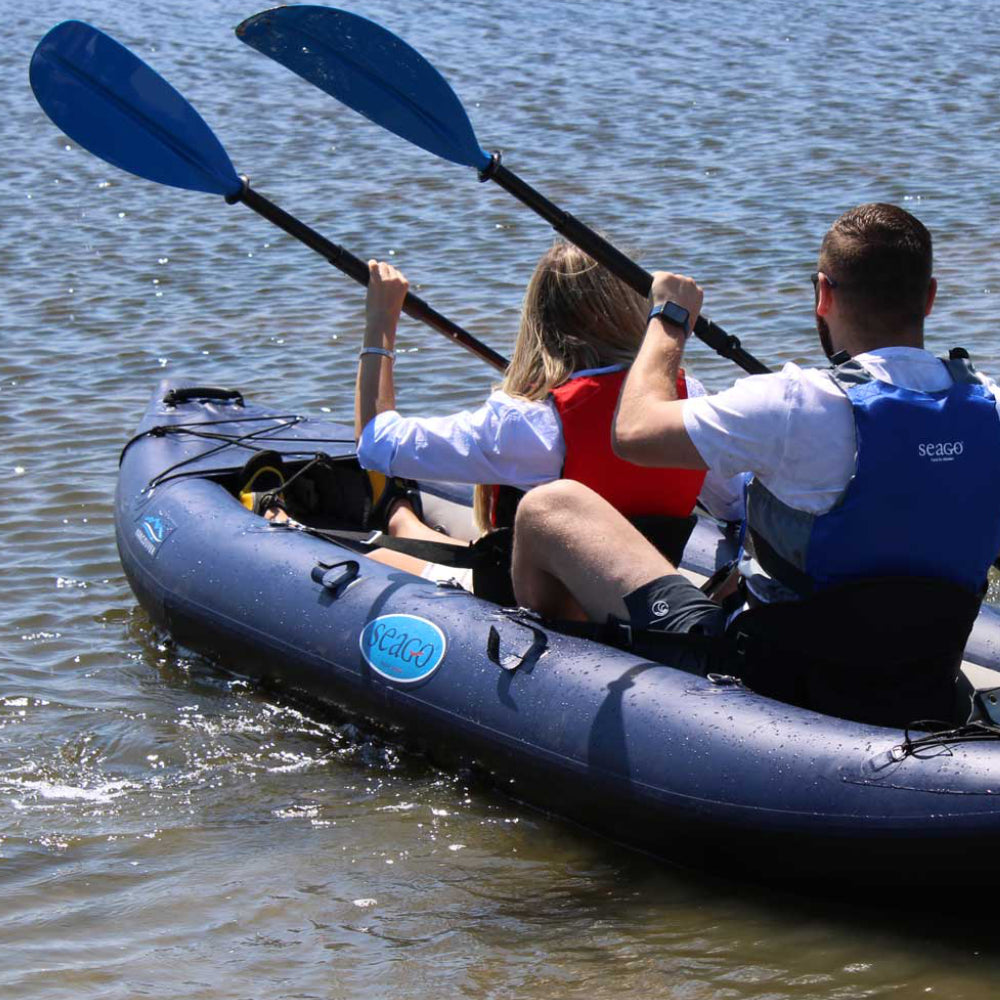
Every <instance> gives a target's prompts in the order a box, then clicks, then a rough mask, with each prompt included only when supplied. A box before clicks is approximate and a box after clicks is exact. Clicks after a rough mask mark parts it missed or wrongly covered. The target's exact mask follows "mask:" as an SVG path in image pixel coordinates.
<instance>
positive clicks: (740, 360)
mask: <svg viewBox="0 0 1000 1000" xmlns="http://www.w3.org/2000/svg"><path fill="white" fill-rule="evenodd" d="M480 179H482V180H491V181H495V182H496V183H497V184H499V185H500V187H502V188H503V189H504V190H505V191H508V192H509V193H510V194H512V195H513V196H514V197H515V198H517V200H518V201H520V202H522V203H523V204H525V205H527V206H528V208H530V209H531V210H532V211H533V212H536V213H537V214H538V215H540V216H541V217H542V218H543V219H545V220H546V221H547V222H548V223H549V225H551V226H552V228H553V229H555V231H556V232H557V233H559V234H560V235H561V236H565V237H566V239H567V240H569V241H570V243H573V244H575V245H576V246H578V247H579V248H580V249H581V250H583V251H584V252H585V253H588V254H590V256H591V257H593V258H594V260H596V261H598V262H599V263H601V264H603V265H604V266H605V267H606V268H607V269H608V270H609V271H611V273H612V274H614V275H615V276H616V277H618V278H620V279H621V280H622V281H623V282H625V284H626V285H628V286H629V287H630V288H632V289H634V290H635V291H637V292H638V293H639V294H640V295H641V296H643V298H648V297H649V292H650V288H651V287H652V284H653V276H652V275H651V274H650V273H649V272H648V271H647V270H646V269H645V268H643V267H640V266H639V265H638V264H637V263H636V262H635V261H634V260H632V258H631V257H627V256H626V255H625V254H623V253H622V252H621V250H619V249H618V248H617V247H615V246H613V245H612V244H610V243H609V242H608V241H607V240H606V239H604V237H603V236H600V235H598V234H597V233H595V232H594V230H593V229H591V228H590V227H589V226H586V225H584V223H582V222H581V221H580V220H579V219H578V218H576V216H574V215H570V213H569V212H564V211H563V210H562V209H561V208H559V207H558V206H556V205H554V204H553V203H552V202H551V201H549V200H548V199H547V198H546V197H544V195H541V194H539V193H538V192H537V191H536V190H535V189H534V188H533V187H531V186H530V185H529V184H526V183H525V182H524V181H522V180H521V178H520V177H518V176H517V174H514V173H512V172H511V171H510V170H508V169H507V168H506V167H505V166H504V165H503V164H502V163H501V162H500V155H499V154H498V153H494V154H493V159H492V161H491V163H490V165H489V166H488V167H487V168H486V169H485V170H483V171H482V172H481V173H480ZM692 332H693V333H694V335H695V336H696V337H697V338H698V339H699V340H701V341H702V342H703V343H705V344H707V345H708V346H709V347H711V348H712V350H714V351H715V352H716V353H717V354H720V355H721V356H722V357H724V358H728V359H729V360H730V361H733V362H735V363H736V364H737V365H739V366H740V368H742V369H743V370H744V371H745V372H749V373H750V374H751V375H764V374H767V373H768V372H769V371H770V370H771V369H770V368H768V367H767V365H765V364H763V363H762V362H760V361H758V360H757V359H756V358H755V357H754V356H753V355H752V354H750V352H749V351H747V350H745V349H744V348H743V347H742V345H741V344H740V341H739V338H738V337H735V336H733V334H731V333H726V331H725V330H723V329H722V327H721V326H719V325H718V324H717V323H713V322H712V321H711V320H709V319H706V318H705V317H704V316H699V317H698V319H697V321H696V323H695V325H694V330H693V331H692Z"/></svg>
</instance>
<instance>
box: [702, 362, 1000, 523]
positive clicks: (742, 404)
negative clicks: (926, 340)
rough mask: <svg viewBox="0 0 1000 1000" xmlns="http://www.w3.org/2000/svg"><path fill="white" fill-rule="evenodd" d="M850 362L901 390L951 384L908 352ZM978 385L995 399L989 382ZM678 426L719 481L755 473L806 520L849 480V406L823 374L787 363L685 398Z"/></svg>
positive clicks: (939, 367) (940, 368) (939, 369)
mask: <svg viewBox="0 0 1000 1000" xmlns="http://www.w3.org/2000/svg"><path fill="white" fill-rule="evenodd" d="M854 360H855V361H857V362H859V363H860V364H861V365H862V366H863V367H864V368H865V370H866V371H868V372H869V373H870V374H871V375H872V376H873V377H874V378H876V379H878V380H879V381H880V382H889V383H891V384H892V385H896V386H899V387H901V388H904V389H913V390H916V391H919V392H939V391H941V390H943V389H947V388H948V387H949V386H950V385H951V383H952V378H951V375H950V374H949V373H948V369H947V368H945V366H944V365H943V364H942V363H941V361H940V360H939V359H938V358H936V357H935V356H934V355H933V354H931V353H930V352H929V351H924V350H919V349H917V348H913V347H885V348H882V349H880V350H878V351H872V352H870V353H866V354H858V355H856V356H855V357H854ZM983 383H984V384H985V385H986V386H987V388H989V389H990V391H991V392H993V394H994V396H998V394H997V389H996V386H995V385H994V384H993V383H992V382H991V381H990V380H989V379H986V378H983ZM998 399H1000V396H998ZM684 427H685V429H686V430H687V432H688V435H689V437H690V438H691V441H692V442H693V444H694V446H695V448H697V450H698V454H700V455H701V457H702V459H703V460H704V461H705V464H706V465H707V466H708V467H709V468H710V469H712V470H714V471H715V472H718V473H719V474H720V475H721V476H733V475H736V474H737V473H747V472H749V473H753V474H754V475H755V476H759V477H760V481H761V482H762V483H763V484H764V485H765V486H766V487H767V488H768V489H769V490H770V491H771V492H772V493H773V494H774V495H775V496H776V497H777V498H778V499H779V500H782V501H783V502H784V503H786V504H788V505H789V506H790V507H794V508H795V509H796V510H803V511H806V512H808V513H810V514H823V513H825V512H826V511H828V510H830V508H831V507H833V505H834V504H835V503H836V502H837V500H838V498H839V497H840V495H841V494H842V493H843V492H844V490H845V488H846V487H847V484H848V482H849V481H850V479H851V476H852V475H853V474H854V468H855V455H856V442H855V431H854V415H853V412H852V409H851V402H850V400H849V399H848V398H847V396H845V395H844V393H843V391H842V390H841V389H840V388H839V387H838V386H837V385H836V384H835V383H834V381H833V380H832V379H831V378H830V376H829V375H828V374H827V373H826V372H825V371H823V370H822V369H818V368H800V367H799V366H798V365H796V364H791V363H790V364H787V365H785V367H784V368H782V370H781V371H780V372H774V373H772V374H770V375H751V376H749V377H747V378H743V379H740V380H739V381H738V382H737V383H736V384H735V385H734V386H733V387H732V388H731V389H726V390H724V391H723V392H720V393H717V394H716V395H714V396H702V397H700V398H696V399H689V400H687V401H686V402H685V404H684Z"/></svg>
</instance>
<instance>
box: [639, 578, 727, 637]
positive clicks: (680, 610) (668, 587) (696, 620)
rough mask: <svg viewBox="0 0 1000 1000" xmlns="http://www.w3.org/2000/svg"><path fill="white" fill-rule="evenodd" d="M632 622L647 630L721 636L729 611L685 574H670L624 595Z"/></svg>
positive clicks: (640, 628)
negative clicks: (705, 593) (711, 598)
mask: <svg viewBox="0 0 1000 1000" xmlns="http://www.w3.org/2000/svg"><path fill="white" fill-rule="evenodd" d="M625 607H626V608H628V612H629V624H630V625H631V626H632V628H633V629H637V630H641V631H648V632H672V633H676V634H679V635H704V636H720V635H722V634H723V633H724V632H725V631H726V618H727V614H726V611H725V609H724V608H723V607H722V606H721V605H719V604H717V603H716V602H715V601H712V600H710V599H709V598H707V597H706V596H705V595H704V594H703V593H702V592H701V590H700V589H699V588H698V587H696V586H695V585H694V584H693V583H692V582H691V581H690V580H689V579H688V578H687V577H686V576H682V575H681V574H680V573H671V574H669V575H668V576H661V577H658V578H657V579H655V580H650V581H649V583H646V584H643V585H642V586H641V587H639V588H638V589H636V590H633V591H632V593H630V594H627V595H626V597H625Z"/></svg>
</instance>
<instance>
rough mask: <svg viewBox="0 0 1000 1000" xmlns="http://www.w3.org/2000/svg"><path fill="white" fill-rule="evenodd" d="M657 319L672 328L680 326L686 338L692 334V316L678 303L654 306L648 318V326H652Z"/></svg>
mask: <svg viewBox="0 0 1000 1000" xmlns="http://www.w3.org/2000/svg"><path fill="white" fill-rule="evenodd" d="M657 317H659V318H660V319H661V320H662V321H663V322H664V323H669V324H670V325H671V326H679V327H680V328H681V329H682V330H683V331H684V336H685V337H687V336H688V335H689V334H690V333H691V325H690V320H691V314H690V313H689V312H688V311H687V309H685V308H684V306H679V305H678V304H677V303H676V302H664V303H663V305H659V306H653V308H652V309H650V310H649V315H648V316H647V317H646V324H647V325H648V324H650V323H651V322H652V321H653V320H654V319H656V318H657Z"/></svg>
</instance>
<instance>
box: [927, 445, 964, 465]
mask: <svg viewBox="0 0 1000 1000" xmlns="http://www.w3.org/2000/svg"><path fill="white" fill-rule="evenodd" d="M963 451H965V442H964V441H928V442H926V444H921V445H917V454H918V455H919V456H920V457H921V458H929V459H930V460H931V461H932V462H954V461H955V459H956V458H958V456H959V455H961V454H962V452H963Z"/></svg>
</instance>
